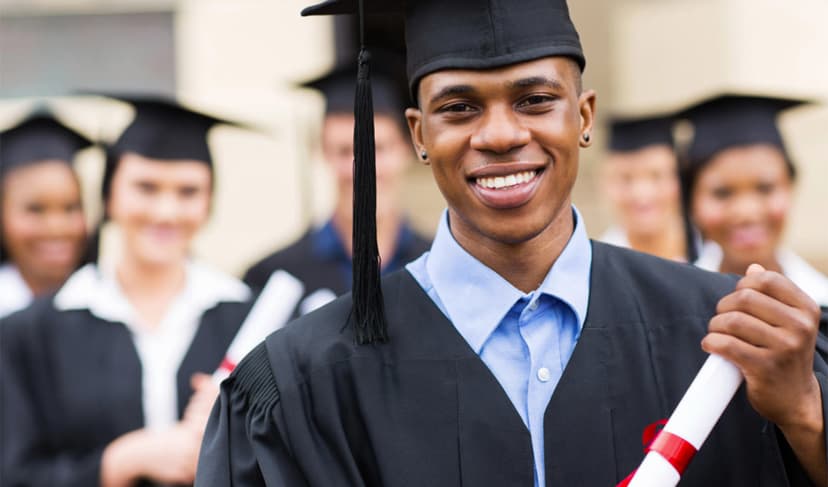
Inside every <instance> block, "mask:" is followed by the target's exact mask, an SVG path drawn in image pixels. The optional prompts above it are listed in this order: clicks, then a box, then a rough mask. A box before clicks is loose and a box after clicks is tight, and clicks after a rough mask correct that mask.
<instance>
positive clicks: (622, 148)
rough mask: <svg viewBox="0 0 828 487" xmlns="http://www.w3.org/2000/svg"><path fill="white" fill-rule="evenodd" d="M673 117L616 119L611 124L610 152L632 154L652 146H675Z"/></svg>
mask: <svg viewBox="0 0 828 487" xmlns="http://www.w3.org/2000/svg"><path fill="white" fill-rule="evenodd" d="M674 122H675V119H674V118H673V117H653V118H636V119H629V118H624V119H622V118H616V119H614V120H612V121H611V122H610V140H609V150H611V151H613V152H632V151H637V150H639V149H643V148H645V147H649V146H652V145H667V146H670V147H672V146H673V123H674Z"/></svg>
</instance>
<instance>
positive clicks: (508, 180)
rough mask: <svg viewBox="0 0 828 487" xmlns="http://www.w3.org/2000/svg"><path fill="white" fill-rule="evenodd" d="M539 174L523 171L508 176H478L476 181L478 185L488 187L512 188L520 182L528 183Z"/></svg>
mask: <svg viewBox="0 0 828 487" xmlns="http://www.w3.org/2000/svg"><path fill="white" fill-rule="evenodd" d="M536 175H537V172H536V171H522V172H518V173H515V174H508V175H506V176H496V177H490V178H486V177H483V178H477V180H476V181H475V182H476V183H477V185H478V186H482V187H484V188H488V189H503V188H511V187H512V186H516V185H518V184H523V183H528V182H529V181H531V180H532V179H534V178H535V176H536Z"/></svg>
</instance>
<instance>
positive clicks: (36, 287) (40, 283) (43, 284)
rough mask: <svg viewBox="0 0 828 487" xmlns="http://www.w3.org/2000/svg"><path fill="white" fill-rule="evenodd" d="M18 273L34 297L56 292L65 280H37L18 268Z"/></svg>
mask: <svg viewBox="0 0 828 487" xmlns="http://www.w3.org/2000/svg"><path fill="white" fill-rule="evenodd" d="M17 271H18V272H19V273H20V277H21V278H22V279H23V282H24V283H25V284H26V287H28V288H29V291H31V293H32V295H34V296H41V295H43V294H46V293H48V292H50V291H54V290H55V289H57V288H59V287H60V285H61V284H63V279H50V278H48V277H41V278H37V277H36V276H32V275H29V274H27V273H26V272H24V271H23V269H20V268H18V269H17Z"/></svg>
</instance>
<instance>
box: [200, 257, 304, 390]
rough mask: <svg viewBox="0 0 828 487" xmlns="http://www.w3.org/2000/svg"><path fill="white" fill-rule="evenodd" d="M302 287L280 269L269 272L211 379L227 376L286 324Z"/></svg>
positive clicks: (216, 379) (220, 378)
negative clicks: (261, 343)
mask: <svg viewBox="0 0 828 487" xmlns="http://www.w3.org/2000/svg"><path fill="white" fill-rule="evenodd" d="M304 290H305V286H304V285H303V284H302V283H301V282H300V281H299V280H298V279H296V278H295V277H293V276H292V275H290V274H288V273H287V272H285V271H283V270H278V271H276V272H274V273H273V274H271V275H270V278H268V280H267V284H265V287H264V289H262V293H261V294H260V295H259V297H258V298H257V299H256V302H255V303H254V304H253V307H252V308H251V309H250V312H249V313H247V317H246V318H245V319H244V323H242V325H241V326H240V327H239V331H238V332H237V333H236V337H235V338H233V341H232V342H231V343H230V346H229V347H228V348H227V353H226V354H225V356H224V360H223V361H222V363H221V365H220V366H219V368H218V370H216V371H215V373H214V374H213V380H214V381H216V382H221V381H222V380H224V379H225V378H227V376H228V375H230V372H232V371H233V368H234V367H235V366H236V364H238V363H239V361H240V360H241V359H242V358H244V356H245V355H247V354H248V353H249V352H250V351H251V350H253V347H255V346H256V345H258V344H259V343H260V342H261V341H262V340H264V339H265V338H267V336H268V335H270V333H272V332H273V331H275V330H277V329H278V328H281V327H282V326H283V325H284V324H285V323H287V321H288V320H289V319H290V317H291V315H292V314H293V310H294V309H296V303H298V302H299V299H300V298H301V297H302V292H304Z"/></svg>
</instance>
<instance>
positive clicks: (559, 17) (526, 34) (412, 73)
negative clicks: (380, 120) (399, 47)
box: [302, 0, 586, 99]
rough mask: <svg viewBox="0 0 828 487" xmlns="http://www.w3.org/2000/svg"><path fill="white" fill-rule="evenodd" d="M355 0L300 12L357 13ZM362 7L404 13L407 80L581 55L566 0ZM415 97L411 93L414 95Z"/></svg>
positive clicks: (382, 0) (386, 0) (372, 3)
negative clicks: (443, 73) (454, 70)
mask: <svg viewBox="0 0 828 487" xmlns="http://www.w3.org/2000/svg"><path fill="white" fill-rule="evenodd" d="M359 3H360V2H358V0H327V1H325V2H322V3H319V4H317V5H313V6H310V7H307V8H305V9H304V10H303V11H302V15H333V14H356V13H358V10H359ZM363 8H364V12H365V13H366V14H368V13H374V14H403V16H404V19H405V45H406V57H407V63H408V67H407V71H408V84H409V88H410V90H411V93H412V95H416V86H417V83H418V82H419V80H420V79H422V77H423V76H425V75H427V74H429V73H433V72H435V71H439V70H441V69H452V68H460V69H492V68H498V67H503V66H508V65H510V64H515V63H520V62H524V61H531V60H534V59H540V58H542V57H547V56H567V57H570V58H572V59H574V60H575V61H576V62H577V63H578V65H579V66H580V67H581V70H583V69H584V66H585V64H586V59H585V58H584V54H583V51H582V49H581V42H580V39H579V37H578V32H577V31H576V30H575V26H574V24H573V23H572V21H571V20H570V18H569V9H568V7H567V5H566V1H565V0H450V1H446V0H365V2H364V6H363ZM413 97H414V98H415V99H416V96H413Z"/></svg>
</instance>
